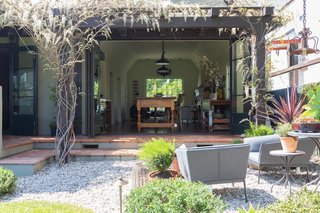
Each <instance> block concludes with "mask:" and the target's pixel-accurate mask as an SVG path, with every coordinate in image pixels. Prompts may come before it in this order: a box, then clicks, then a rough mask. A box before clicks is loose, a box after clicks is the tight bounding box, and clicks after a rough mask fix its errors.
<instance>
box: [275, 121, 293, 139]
mask: <svg viewBox="0 0 320 213" xmlns="http://www.w3.org/2000/svg"><path fill="white" fill-rule="evenodd" d="M290 131H292V125H291V124H289V123H287V124H280V125H278V126H277V129H276V134H278V135H280V137H288V132H290Z"/></svg>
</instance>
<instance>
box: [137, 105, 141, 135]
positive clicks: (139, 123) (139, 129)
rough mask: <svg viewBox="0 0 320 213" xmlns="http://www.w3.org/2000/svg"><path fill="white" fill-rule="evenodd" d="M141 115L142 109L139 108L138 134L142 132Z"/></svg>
mask: <svg viewBox="0 0 320 213" xmlns="http://www.w3.org/2000/svg"><path fill="white" fill-rule="evenodd" d="M140 115H141V108H138V123H137V125H138V132H140V131H141V118H140Z"/></svg>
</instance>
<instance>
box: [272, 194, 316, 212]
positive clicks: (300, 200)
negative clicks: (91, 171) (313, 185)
mask: <svg viewBox="0 0 320 213" xmlns="http://www.w3.org/2000/svg"><path fill="white" fill-rule="evenodd" d="M266 212H309V213H312V212H314V213H316V212H320V193H319V192H310V191H307V190H303V191H300V192H298V193H295V194H294V195H293V196H292V197H291V198H288V199H286V200H284V201H279V202H276V203H274V204H271V205H268V206H267V207H266Z"/></svg>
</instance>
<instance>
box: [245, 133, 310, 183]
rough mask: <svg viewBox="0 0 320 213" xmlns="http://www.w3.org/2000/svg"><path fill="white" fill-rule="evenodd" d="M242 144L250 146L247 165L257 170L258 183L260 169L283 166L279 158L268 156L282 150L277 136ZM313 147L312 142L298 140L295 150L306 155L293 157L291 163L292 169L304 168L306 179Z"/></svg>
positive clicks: (248, 139) (251, 140) (255, 138)
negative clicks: (271, 152)
mask: <svg viewBox="0 0 320 213" xmlns="http://www.w3.org/2000/svg"><path fill="white" fill-rule="evenodd" d="M243 142H244V144H249V145H250V153H249V161H248V164H249V166H251V167H255V168H257V169H258V171H259V172H258V183H260V171H261V169H262V168H267V167H283V166H284V163H283V161H282V160H281V158H280V157H277V156H272V155H270V151H272V150H282V147H281V141H280V136H279V135H267V136H258V137H251V138H244V140H243ZM315 146H316V145H315V144H314V143H313V141H312V140H310V139H308V138H299V142H298V148H297V149H298V150H301V151H304V152H305V153H306V154H305V155H302V156H297V157H295V158H294V159H293V160H292V163H291V166H292V167H306V169H307V178H308V176H309V171H308V165H309V164H310V158H311V155H312V153H313V151H314V149H315Z"/></svg>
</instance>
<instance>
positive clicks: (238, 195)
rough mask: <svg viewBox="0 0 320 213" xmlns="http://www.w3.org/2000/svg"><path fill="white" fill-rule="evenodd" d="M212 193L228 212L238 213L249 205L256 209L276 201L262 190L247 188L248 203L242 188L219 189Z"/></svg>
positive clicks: (213, 190)
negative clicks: (225, 204) (220, 200)
mask: <svg viewBox="0 0 320 213" xmlns="http://www.w3.org/2000/svg"><path fill="white" fill-rule="evenodd" d="M212 192H213V193H214V194H216V195H217V196H220V198H221V199H222V200H224V201H225V202H226V203H227V205H228V208H227V211H228V212H238V209H239V208H245V209H247V210H248V208H249V205H250V203H251V204H252V205H253V206H254V207H255V208H256V207H257V206H259V207H264V206H266V205H267V204H270V203H274V202H276V201H277V199H276V198H275V197H274V196H273V195H271V194H270V191H269V192H268V191H266V190H262V189H250V188H247V196H248V203H246V202H245V198H244V191H243V188H240V187H234V188H233V187H232V188H221V189H214V188H213V189H212Z"/></svg>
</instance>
